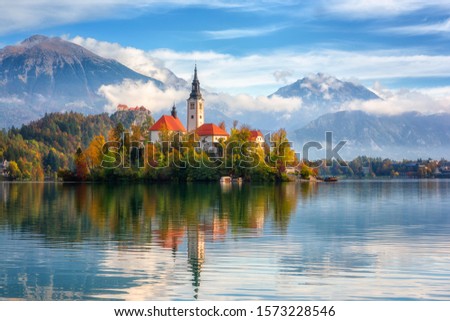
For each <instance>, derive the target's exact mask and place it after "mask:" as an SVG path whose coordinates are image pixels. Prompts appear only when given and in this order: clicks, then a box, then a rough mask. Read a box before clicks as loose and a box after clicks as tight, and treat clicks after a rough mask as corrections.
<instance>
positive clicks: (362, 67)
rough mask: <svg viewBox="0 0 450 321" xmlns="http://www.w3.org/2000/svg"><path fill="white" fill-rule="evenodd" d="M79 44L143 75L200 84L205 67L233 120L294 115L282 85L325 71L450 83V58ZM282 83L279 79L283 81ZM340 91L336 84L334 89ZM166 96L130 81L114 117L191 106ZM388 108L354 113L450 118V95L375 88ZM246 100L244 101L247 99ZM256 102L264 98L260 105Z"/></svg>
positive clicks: (378, 105) (115, 94) (109, 93)
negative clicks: (140, 109) (124, 107)
mask: <svg viewBox="0 0 450 321" xmlns="http://www.w3.org/2000/svg"><path fill="white" fill-rule="evenodd" d="M73 41H75V42H76V43H78V44H81V45H83V46H86V47H87V48H88V49H90V50H92V51H94V52H96V53H98V54H100V55H103V56H107V57H109V58H114V59H118V60H119V61H121V62H122V63H124V64H125V65H127V66H129V67H131V68H132V69H134V70H136V71H138V72H141V73H143V74H146V75H149V76H153V77H155V78H157V79H160V80H162V81H164V80H165V79H167V77H168V76H167V75H169V73H170V72H169V71H168V70H167V69H166V67H167V68H168V69H170V70H173V71H174V72H175V73H176V74H177V75H179V76H181V77H183V78H184V79H188V80H189V79H192V73H193V63H194V61H197V64H198V70H199V78H200V82H201V85H202V87H203V88H205V87H206V88H208V89H210V92H221V93H222V94H220V95H219V96H214V95H209V96H207V99H208V103H211V104H212V103H214V104H216V103H218V102H219V101H222V102H224V103H225V108H227V109H228V111H227V110H224V112H225V113H228V114H230V115H233V114H235V113H238V112H239V111H240V110H241V109H242V110H249V111H256V110H265V111H268V110H282V111H286V112H289V111H294V110H297V108H299V106H300V105H301V102H299V101H289V100H280V101H275V100H273V99H272V100H270V99H267V98H266V97H264V96H266V95H268V94H271V93H272V92H274V91H275V90H276V89H277V88H278V87H279V86H280V84H279V82H278V81H279V80H282V81H285V82H293V81H295V80H296V79H298V78H302V77H303V76H304V75H305V74H310V73H313V74H315V73H317V72H318V71H323V72H326V73H327V74H331V75H335V76H337V77H338V78H342V79H351V80H352V81H353V82H355V79H359V80H366V81H367V80H374V79H375V80H381V81H383V80H388V79H390V78H408V77H419V78H420V77H435V76H441V77H447V76H448V75H449V74H450V56H444V55H424V54H414V53H411V54H409V55H405V53H404V52H399V51H365V52H350V51H331V50H322V51H310V52H298V51H296V50H295V48H293V49H285V50H278V51H273V52H268V53H267V54H265V55H245V56H233V55H230V54H224V53H218V52H214V51H189V52H179V51H173V50H169V49H158V50H153V51H143V50H140V49H136V48H132V47H122V46H120V45H119V44H113V43H108V42H101V41H97V40H95V39H84V38H80V37H76V38H74V39H73ZM277 77H278V78H277ZM328 85H329V86H333V84H328ZM178 88H179V89H180V90H174V89H171V90H167V91H161V90H159V89H157V88H154V87H153V86H152V85H151V84H142V83H138V84H136V83H131V82H125V83H124V84H122V85H120V86H119V85H116V86H112V85H111V86H104V87H102V94H103V95H104V96H105V97H106V98H107V99H108V101H109V102H110V106H109V108H110V109H109V110H112V109H111V108H115V106H116V105H117V104H118V103H126V104H128V105H144V106H148V107H149V108H150V109H152V110H154V111H162V110H164V109H167V108H168V107H170V106H171V104H172V103H173V101H174V100H175V101H176V102H182V101H183V102H184V100H185V99H186V97H187V94H188V92H187V90H186V89H185V88H184V87H183V88H182V87H178ZM373 89H374V91H377V92H378V93H379V94H380V95H381V96H382V97H383V98H384V100H383V101H369V102H365V103H361V102H354V103H353V104H350V105H348V106H346V108H348V109H358V108H360V109H363V110H366V111H369V112H372V113H400V112H403V111H411V110H416V111H420V112H423V113H431V112H439V111H450V110H449V108H448V106H449V104H448V100H449V98H448V97H449V96H450V95H449V93H450V90H447V89H448V88H438V89H434V90H432V89H426V90H423V89H418V90H412V91H399V92H393V91H386V90H383V89H382V88H380V87H379V86H378V87H377V86H374V88H373ZM243 93H244V94H243ZM255 97H256V98H255Z"/></svg>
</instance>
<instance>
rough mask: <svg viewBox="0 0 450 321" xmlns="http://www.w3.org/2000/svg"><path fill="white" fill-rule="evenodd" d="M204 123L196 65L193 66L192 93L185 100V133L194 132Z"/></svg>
mask: <svg viewBox="0 0 450 321" xmlns="http://www.w3.org/2000/svg"><path fill="white" fill-rule="evenodd" d="M204 122H205V117H204V105H203V98H202V93H201V92H200V82H199V81H198V78H197V65H195V69H194V80H193V81H192V91H191V95H190V96H189V98H188V100H187V131H188V132H191V131H193V130H196V129H197V128H198V127H200V126H201V125H203V123H204Z"/></svg>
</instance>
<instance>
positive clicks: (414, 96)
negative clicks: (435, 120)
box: [342, 83, 450, 115]
mask: <svg viewBox="0 0 450 321" xmlns="http://www.w3.org/2000/svg"><path fill="white" fill-rule="evenodd" d="M449 89H450V88H448V87H443V88H434V89H430V90H428V91H426V90H425V91H416V90H409V89H400V90H397V91H392V90H388V89H386V88H384V87H382V86H381V85H380V83H375V85H374V87H373V88H372V90H373V91H374V92H375V93H376V94H377V95H379V96H380V97H381V98H382V99H381V100H369V101H359V100H357V101H352V102H350V103H348V104H346V105H344V106H343V107H342V109H343V110H363V111H365V112H368V113H370V114H379V115H398V114H402V113H406V112H412V111H414V112H420V113H422V114H437V113H450V95H449V93H450V91H449Z"/></svg>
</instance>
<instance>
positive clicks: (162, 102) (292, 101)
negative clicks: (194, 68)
mask: <svg viewBox="0 0 450 321" xmlns="http://www.w3.org/2000/svg"><path fill="white" fill-rule="evenodd" d="M99 94H100V95H102V96H104V97H105V98H106V99H107V100H108V104H107V105H106V106H105V110H106V111H107V112H114V111H115V110H116V108H117V105H118V104H127V105H128V106H145V107H147V108H148V109H149V110H151V111H152V112H153V113H159V112H164V111H168V110H169V109H170V107H171V106H172V104H173V103H176V104H183V105H184V104H185V101H186V99H187V98H188V96H189V91H188V90H186V89H176V88H166V89H160V88H158V87H156V86H155V85H154V84H153V83H152V82H146V83H144V82H142V81H134V80H129V79H127V80H125V81H123V82H122V83H121V84H117V85H103V86H101V87H100V89H99ZM204 98H205V101H206V103H207V105H209V106H216V107H217V106H219V107H220V109H221V111H222V112H223V113H224V114H226V115H227V116H230V117H232V116H235V115H240V114H242V113H243V112H257V113H261V112H266V113H269V112H285V113H290V112H293V111H296V110H299V109H300V108H301V105H302V100H301V99H300V98H282V97H278V96H274V97H271V98H268V97H266V96H258V97H253V96H251V95H247V94H239V95H231V94H227V93H219V94H210V93H204Z"/></svg>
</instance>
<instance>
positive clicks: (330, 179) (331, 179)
mask: <svg viewBox="0 0 450 321" xmlns="http://www.w3.org/2000/svg"><path fill="white" fill-rule="evenodd" d="M323 181H324V182H337V181H338V178H337V177H336V176H328V177H325V178H324V179H323Z"/></svg>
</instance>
